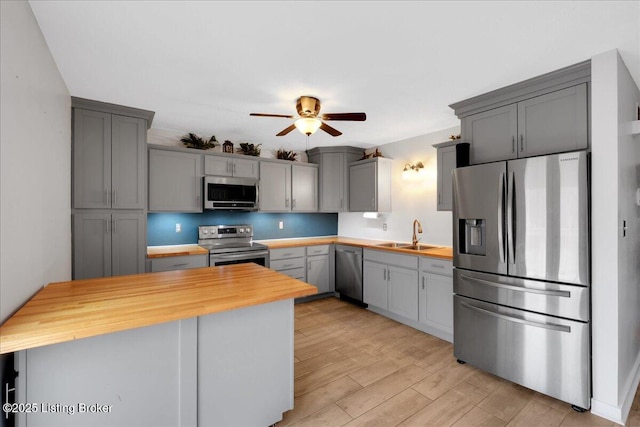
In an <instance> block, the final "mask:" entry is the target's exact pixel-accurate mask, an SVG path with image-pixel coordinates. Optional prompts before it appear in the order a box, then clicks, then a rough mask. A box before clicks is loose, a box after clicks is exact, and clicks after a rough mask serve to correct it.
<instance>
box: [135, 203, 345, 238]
mask: <svg viewBox="0 0 640 427" xmlns="http://www.w3.org/2000/svg"><path fill="white" fill-rule="evenodd" d="M278 221H284V229H282V230H279V229H278ZM176 224H180V225H181V227H182V232H180V233H176ZM220 224H224V225H239V224H252V225H253V239H254V240H262V239H282V238H290V237H310V236H335V235H337V234H338V214H337V213H266V212H233V211H208V212H204V213H149V214H147V245H148V246H159V245H182V244H187V243H197V242H198V226H199V225H220Z"/></svg>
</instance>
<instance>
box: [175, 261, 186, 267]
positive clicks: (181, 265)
mask: <svg viewBox="0 0 640 427" xmlns="http://www.w3.org/2000/svg"><path fill="white" fill-rule="evenodd" d="M185 265H189V263H188V262H181V263H180V264H173V265H172V267H184V266H185Z"/></svg>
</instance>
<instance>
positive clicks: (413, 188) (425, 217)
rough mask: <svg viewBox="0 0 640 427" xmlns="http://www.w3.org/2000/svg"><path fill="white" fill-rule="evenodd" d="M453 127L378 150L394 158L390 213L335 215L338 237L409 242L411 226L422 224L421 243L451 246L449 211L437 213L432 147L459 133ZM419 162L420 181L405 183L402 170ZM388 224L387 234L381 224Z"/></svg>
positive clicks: (434, 150) (451, 233)
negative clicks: (422, 171) (371, 216)
mask: <svg viewBox="0 0 640 427" xmlns="http://www.w3.org/2000/svg"><path fill="white" fill-rule="evenodd" d="M459 133H460V127H459V126H456V127H453V128H449V129H444V130H441V131H438V132H434V133H429V134H426V135H421V136H417V137H414V138H410V139H406V140H402V141H397V142H393V143H391V144H385V145H381V146H380V147H378V148H379V149H380V151H381V152H382V154H383V155H384V156H385V157H389V158H392V159H393V166H392V184H391V186H392V195H391V205H392V212H391V213H386V214H384V215H383V217H382V218H378V219H365V218H363V217H362V213H356V212H347V213H340V214H338V234H339V235H340V236H345V237H361V238H367V239H379V240H395V241H405V242H410V241H411V234H412V223H413V220H414V219H418V220H419V221H420V222H421V223H422V229H423V234H422V238H421V240H420V241H421V242H422V243H434V244H438V245H446V246H452V235H453V230H452V228H451V227H452V226H451V212H438V211H437V204H436V202H437V156H436V149H435V148H433V147H432V145H433V144H437V143H440V142H445V141H447V140H449V136H450V135H452V134H455V135H457V134H459ZM418 161H421V162H422V163H423V164H424V166H425V174H424V175H423V176H422V177H420V178H417V177H416V178H414V179H410V180H404V179H403V178H402V169H403V167H404V165H405V163H412V164H415V163H416V162H418ZM384 223H386V224H387V231H383V229H382V225H383V224H384Z"/></svg>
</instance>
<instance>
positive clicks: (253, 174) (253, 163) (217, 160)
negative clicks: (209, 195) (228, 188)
mask: <svg viewBox="0 0 640 427" xmlns="http://www.w3.org/2000/svg"><path fill="white" fill-rule="evenodd" d="M258 172H259V167H258V161H257V160H249V159H237V158H234V157H230V156H229V155H215V154H207V155H205V156H204V174H205V175H217V176H235V177H238V178H255V179H258V175H259V173H258Z"/></svg>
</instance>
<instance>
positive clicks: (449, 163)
mask: <svg viewBox="0 0 640 427" xmlns="http://www.w3.org/2000/svg"><path fill="white" fill-rule="evenodd" d="M455 168H456V146H455V145H452V146H450V147H442V148H438V210H439V211H450V210H452V209H453V183H452V178H451V172H452V171H453V170H454V169H455Z"/></svg>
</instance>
